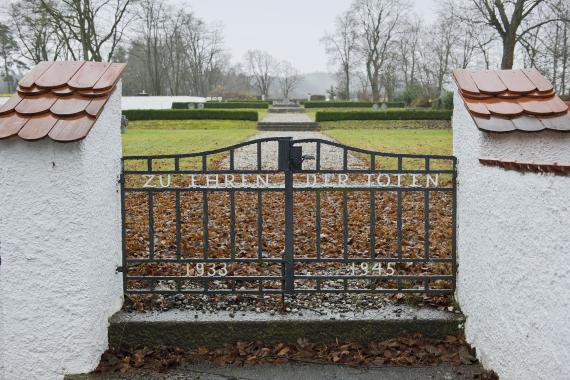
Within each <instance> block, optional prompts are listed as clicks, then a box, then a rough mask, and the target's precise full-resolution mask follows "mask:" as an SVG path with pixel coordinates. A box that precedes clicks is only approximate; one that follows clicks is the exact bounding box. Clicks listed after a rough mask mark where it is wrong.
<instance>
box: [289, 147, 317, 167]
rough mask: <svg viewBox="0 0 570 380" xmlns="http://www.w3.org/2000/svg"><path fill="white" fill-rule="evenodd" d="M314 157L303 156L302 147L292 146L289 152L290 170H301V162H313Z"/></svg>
mask: <svg viewBox="0 0 570 380" xmlns="http://www.w3.org/2000/svg"><path fill="white" fill-rule="evenodd" d="M314 159H315V157H314V156H311V155H308V154H306V155H303V147H300V146H292V147H291V150H290V151H289V162H290V165H291V169H292V170H302V169H303V162H304V161H305V160H314Z"/></svg>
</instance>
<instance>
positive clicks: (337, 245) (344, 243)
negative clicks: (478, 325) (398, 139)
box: [119, 138, 456, 294]
mask: <svg viewBox="0 0 570 380" xmlns="http://www.w3.org/2000/svg"><path fill="white" fill-rule="evenodd" d="M304 150H305V153H311V155H309V154H305V155H304V154H303V153H304ZM121 195H122V218H123V266H122V267H121V268H119V270H120V271H122V272H123V276H124V290H125V292H126V293H137V294H145V293H170V294H172V293H194V294H220V293H221V294H233V293H250V294H272V293H273V294H295V293H315V292H330V293H359V292H367V293H406V292H413V293H429V294H450V293H453V291H454V288H455V273H456V159H455V157H453V156H439V155H416V154H393V153H383V152H373V151H368V150H363V149H359V148H355V147H350V146H346V145H342V144H338V143H336V142H332V141H327V140H322V139H305V140H292V139H291V138H268V139H258V140H253V141H248V142H245V143H242V144H238V145H234V146H230V147H226V148H223V149H217V150H212V151H207V152H201V153H192V154H183V155H161V156H131V157H124V158H123V174H122V178H121Z"/></svg>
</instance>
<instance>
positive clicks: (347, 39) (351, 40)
mask: <svg viewBox="0 0 570 380" xmlns="http://www.w3.org/2000/svg"><path fill="white" fill-rule="evenodd" d="M321 41H322V43H324V44H325V48H326V52H327V54H328V55H329V57H330V60H331V61H332V62H333V63H334V64H337V65H339V66H340V70H341V72H342V75H343V78H342V81H341V83H342V89H343V90H342V97H343V98H344V99H350V83H351V80H350V79H351V72H352V70H353V66H354V62H353V61H354V59H355V55H356V51H357V49H358V45H357V44H358V22H357V19H356V17H355V14H354V12H353V11H352V10H348V11H346V12H344V13H343V14H342V15H341V16H339V17H337V19H336V21H335V31H334V33H332V34H327V35H325V36H324V37H323V38H322V40H321Z"/></svg>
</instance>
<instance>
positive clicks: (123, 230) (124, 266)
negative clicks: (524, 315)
mask: <svg viewBox="0 0 570 380" xmlns="http://www.w3.org/2000/svg"><path fill="white" fill-rule="evenodd" d="M124 172H125V161H124V160H123V159H121V178H120V179H119V182H120V185H121V235H122V239H123V241H122V242H121V250H122V252H121V256H122V258H123V260H122V261H123V263H122V267H121V268H119V269H120V270H121V272H122V275H123V293H125V294H127V289H128V286H127V285H128V284H127V272H128V266H127V227H126V225H127V223H126V220H125V218H126V214H127V213H126V210H125V207H126V205H125V202H126V200H125V173H124Z"/></svg>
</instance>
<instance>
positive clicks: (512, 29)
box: [471, 0, 556, 69]
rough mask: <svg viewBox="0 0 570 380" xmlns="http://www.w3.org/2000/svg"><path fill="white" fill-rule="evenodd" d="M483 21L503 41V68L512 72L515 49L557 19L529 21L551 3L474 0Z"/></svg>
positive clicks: (542, 1) (521, 0)
mask: <svg viewBox="0 0 570 380" xmlns="http://www.w3.org/2000/svg"><path fill="white" fill-rule="evenodd" d="M471 1H472V2H473V6H474V8H475V9H476V10H477V12H478V14H479V16H480V18H481V22H482V23H485V24H487V25H489V26H490V27H492V28H493V29H494V30H495V31H496V32H497V33H498V35H499V37H500V38H501V41H502V44H503V53H502V59H501V68H502V69H512V68H513V64H514V60H515V48H516V45H517V43H519V42H520V41H521V40H522V39H523V38H524V37H525V36H526V35H527V34H529V33H531V32H532V31H533V30H535V29H537V28H540V27H541V26H542V25H545V24H548V23H550V22H552V21H553V20H555V19H556V18H550V17H540V18H537V19H535V20H534V21H533V22H528V21H529V20H530V19H531V18H530V16H531V15H533V14H534V13H535V12H540V11H541V10H542V8H544V7H547V6H548V5H549V1H548V0H509V1H502V0H471Z"/></svg>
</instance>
